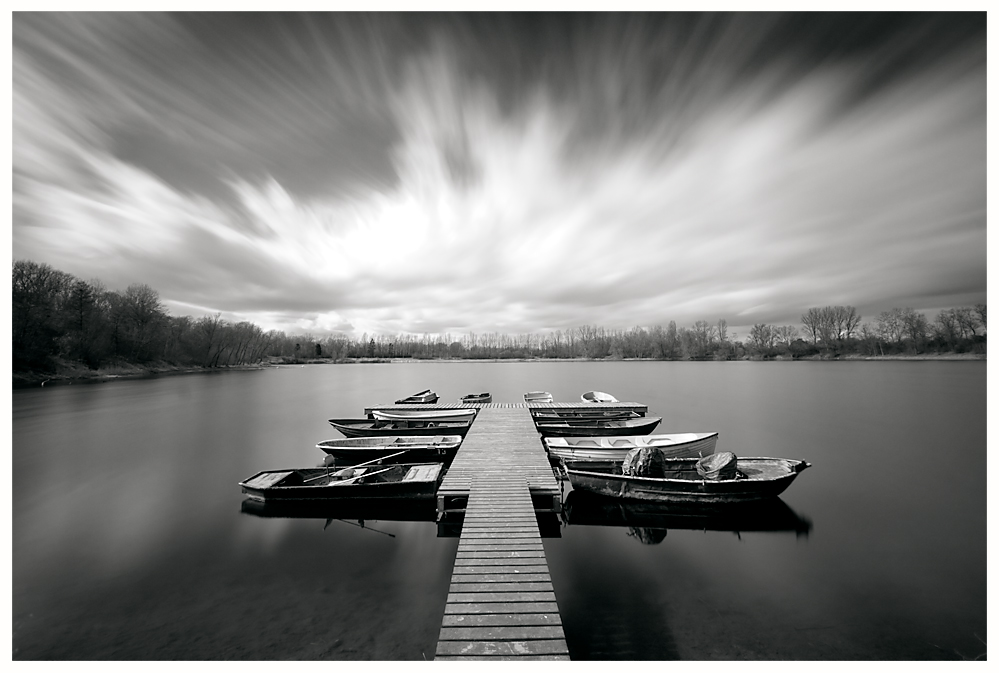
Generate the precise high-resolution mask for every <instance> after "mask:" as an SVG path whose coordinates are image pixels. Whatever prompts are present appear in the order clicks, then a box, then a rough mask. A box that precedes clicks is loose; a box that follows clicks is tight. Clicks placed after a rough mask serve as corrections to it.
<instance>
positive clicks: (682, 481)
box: [562, 456, 811, 504]
mask: <svg viewBox="0 0 999 673" xmlns="http://www.w3.org/2000/svg"><path fill="white" fill-rule="evenodd" d="M712 457H713V456H708V457H707V458H705V459H704V460H709V459H711V458H712ZM664 463H665V464H666V468H665V474H667V475H669V476H666V477H638V476H630V475H623V474H621V466H622V464H621V463H620V462H607V463H598V462H576V463H573V462H565V463H563V468H562V470H563V472H564V473H565V474H566V475H567V476H568V477H569V482H570V483H571V484H572V488H573V490H580V491H590V492H592V493H598V494H600V495H606V496H610V497H613V498H623V499H629V500H653V501H656V502H669V503H687V504H698V503H708V504H726V503H742V502H750V501H753V500H763V499H766V498H772V497H775V496H778V495H780V494H781V493H783V492H784V490H785V489H786V488H787V487H788V486H790V485H791V482H792V481H794V479H795V477H797V476H798V473H800V472H801V471H802V470H805V469H806V468H808V467H811V464H810V463H806V462H805V461H803V460H789V459H786V458H738V459H736V464H735V469H736V478H735V479H717V480H713V479H704V478H702V477H701V475H700V474H699V473H698V470H697V463H698V459H697V458H667V459H665V460H664Z"/></svg>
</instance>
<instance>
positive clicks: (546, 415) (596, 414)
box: [531, 407, 642, 422]
mask: <svg viewBox="0 0 999 673" xmlns="http://www.w3.org/2000/svg"><path fill="white" fill-rule="evenodd" d="M531 416H533V417H534V420H535V422H537V421H580V420H593V421H617V420H623V419H625V418H642V414H640V413H638V412H637V411H628V410H625V409H603V408H599V407H590V408H589V409H571V408H566V409H560V408H558V407H544V408H540V409H531Z"/></svg>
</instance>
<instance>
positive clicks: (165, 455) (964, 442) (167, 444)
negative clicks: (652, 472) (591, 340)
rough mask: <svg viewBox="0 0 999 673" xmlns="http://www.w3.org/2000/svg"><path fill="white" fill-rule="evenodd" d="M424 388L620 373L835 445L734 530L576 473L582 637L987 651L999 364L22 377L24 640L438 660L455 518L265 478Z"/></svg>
mask: <svg viewBox="0 0 999 673" xmlns="http://www.w3.org/2000/svg"><path fill="white" fill-rule="evenodd" d="M424 388H433V389H434V390H436V391H437V393H438V394H439V395H440V396H441V398H442V401H445V402H450V401H458V398H459V397H461V396H462V395H465V394H468V393H473V392H482V391H487V390H488V391H490V392H492V394H493V400H494V401H495V402H519V401H522V400H523V397H522V396H523V393H524V392H526V391H529V390H548V391H550V392H551V393H552V394H553V395H554V397H555V400H556V401H577V400H578V399H579V395H580V393H582V392H584V391H586V390H594V389H595V390H603V391H606V392H610V393H612V394H614V395H615V396H616V397H618V399H621V400H624V401H633V402H641V403H645V404H647V405H648V407H649V414H650V415H658V416H662V417H663V423H662V425H661V426H660V427H659V429H658V431H660V432H681V431H707V430H717V431H719V432H720V439H719V441H718V450H719V451H732V452H734V453H736V454H737V455H744V456H751V455H756V456H759V455H763V456H780V457H786V458H800V459H804V460H807V461H809V462H811V463H812V464H813V467H812V468H811V469H809V470H807V471H805V472H804V473H803V474H802V475H801V476H799V477H798V479H797V480H796V481H795V482H794V484H792V485H791V487H790V488H789V489H788V490H787V491H786V492H785V493H784V494H783V495H782V497H781V501H782V502H779V503H778V507H777V509H776V510H775V511H771V512H769V513H764V514H760V515H759V517H757V518H756V519H755V520H754V519H753V518H752V517H749V518H744V519H743V520H742V521H741V522H737V523H734V524H733V523H732V522H726V521H720V522H719V521H707V522H703V521H701V522H698V521H694V522H685V521H683V520H680V519H673V520H669V521H665V522H661V521H652V522H651V523H650V522H647V521H640V523H642V525H639V526H635V525H627V524H628V523H629V522H631V523H634V521H635V520H634V519H628V518H627V516H626V515H627V512H625V515H624V516H623V515H621V513H620V512H614V511H600V510H598V509H595V508H593V507H590V508H589V510H588V509H587V504H588V503H587V502H586V501H584V500H579V499H578V498H577V496H579V495H580V494H578V493H571V492H570V493H568V497H567V504H568V505H572V508H571V509H570V510H569V512H568V514H569V516H568V519H569V521H568V522H567V523H566V524H563V525H562V527H561V530H560V536H559V537H550V538H546V539H545V551H546V554H547V558H548V563H549V567H550V570H551V576H552V583H553V585H554V588H555V593H556V596H557V598H558V602H559V607H560V611H561V613H562V618H563V623H564V630H565V634H566V641H567V643H568V646H569V651H570V655H571V656H572V658H573V659H646V660H648V659H655V660H662V659H686V660H743V659H763V660H840V659H853V660H856V659H867V660H899V659H915V660H937V659H963V658H969V659H970V658H974V657H976V656H979V655H982V654H983V653H984V652H985V650H986V647H985V645H984V643H983V641H986V640H987V638H986V612H987V601H986V584H987V582H986V580H987V571H986V568H987V564H986V542H987V527H986V509H987V495H986V486H987V476H986V472H987V471H986V459H987V455H986V364H985V362H898V361H892V362H719V363H714V362H672V363H669V362H587V363H582V362H549V363H544V362H525V363H513V362H508V363H491V362H490V363H443V362H436V363H416V362H414V363H393V364H365V365H335V366H333V365H314V366H306V367H281V368H276V369H269V370H262V371H237V372H226V373H221V374H205V375H190V376H171V377H163V378H156V379H148V380H136V381H117V382H112V383H106V384H90V385H69V386H57V387H46V388H44V389H33V390H17V391H14V393H13V416H12V417H13V427H12V440H13V458H12V467H13V480H12V486H13V497H12V504H13V515H12V521H13V530H12V542H13V554H12V560H13V582H12V598H13V601H12V602H13V615H12V616H13V658H14V659H15V660H34V659H84V660H93V659H129V660H174V659H192V660H204V659H226V660H235V659H241V660H242V659H256V660H259V659H275V660H287V659H307V660H314V659H339V660H354V659H357V660H422V659H424V658H426V659H432V658H433V653H434V651H435V647H436V641H437V635H438V631H439V629H440V624H441V617H442V615H443V611H444V602H445V599H446V596H447V589H448V584H449V581H450V576H451V569H452V565H453V560H454V556H455V552H456V549H457V542H458V540H457V538H456V537H441V536H439V532H441V533H442V534H443V533H444V532H445V531H439V530H438V526H437V524H436V523H435V522H434V521H433V520H432V513H431V514H430V515H425V513H423V512H416V511H414V512H412V516H411V517H409V518H412V519H415V520H409V521H394V520H384V521H379V520H365V521H364V523H363V527H362V526H361V525H359V523H358V521H357V520H356V519H350V518H348V517H346V516H345V517H344V518H343V519H342V520H341V519H334V520H332V521H330V522H327V520H326V519H325V518H308V517H302V518H273V517H261V516H257V515H254V514H252V513H248V512H244V511H242V509H243V508H242V502H243V496H242V494H241V493H240V489H239V486H238V485H237V482H239V481H240V480H242V479H244V478H246V477H248V476H250V475H252V474H254V473H256V472H258V471H260V470H263V469H271V468H281V467H305V466H312V465H315V464H317V463H318V462H319V461H320V460H321V458H322V453H321V452H320V451H319V450H318V449H316V448H315V444H316V442H317V441H320V440H323V439H329V438H333V437H337V436H338V434H337V433H336V431H334V430H333V429H332V428H331V427H330V426H329V425H328V424H327V422H326V421H327V419H329V418H334V417H360V416H361V415H362V411H363V408H364V407H365V406H367V405H373V404H379V403H387V402H391V401H392V400H395V399H397V398H399V397H402V396H405V395H408V394H411V393H413V392H416V391H418V390H422V389H424ZM622 516H623V518H622ZM615 517H616V518H615ZM753 528H764V529H767V528H769V529H770V530H762V531H760V530H753ZM735 529H738V530H735Z"/></svg>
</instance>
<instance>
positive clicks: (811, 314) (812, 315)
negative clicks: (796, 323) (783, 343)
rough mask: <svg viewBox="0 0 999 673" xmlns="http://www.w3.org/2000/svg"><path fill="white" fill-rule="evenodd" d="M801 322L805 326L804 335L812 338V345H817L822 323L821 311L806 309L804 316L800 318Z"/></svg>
mask: <svg viewBox="0 0 999 673" xmlns="http://www.w3.org/2000/svg"><path fill="white" fill-rule="evenodd" d="M801 322H802V324H803V325H804V326H805V333H806V334H808V335H810V336H811V337H812V343H813V344H814V343H817V342H818V340H819V333H820V331H821V329H822V323H823V315H822V309H819V308H810V309H808V310H807V311H806V312H805V314H804V315H803V316H801Z"/></svg>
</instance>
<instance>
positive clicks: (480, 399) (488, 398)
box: [461, 393, 493, 404]
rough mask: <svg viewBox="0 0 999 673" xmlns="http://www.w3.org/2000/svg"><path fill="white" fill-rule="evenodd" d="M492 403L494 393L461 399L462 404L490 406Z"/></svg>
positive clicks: (473, 395)
mask: <svg viewBox="0 0 999 673" xmlns="http://www.w3.org/2000/svg"><path fill="white" fill-rule="evenodd" d="M492 401H493V396H492V393H476V394H472V395H465V396H464V397H462V398H461V403H462V404H490V403H491V402H492Z"/></svg>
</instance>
